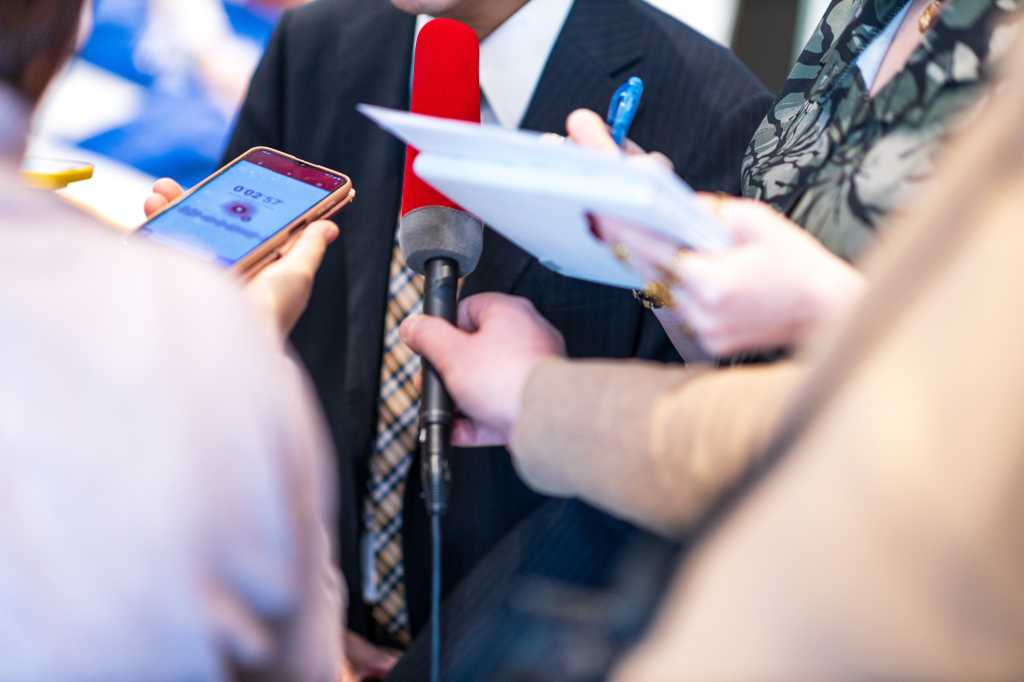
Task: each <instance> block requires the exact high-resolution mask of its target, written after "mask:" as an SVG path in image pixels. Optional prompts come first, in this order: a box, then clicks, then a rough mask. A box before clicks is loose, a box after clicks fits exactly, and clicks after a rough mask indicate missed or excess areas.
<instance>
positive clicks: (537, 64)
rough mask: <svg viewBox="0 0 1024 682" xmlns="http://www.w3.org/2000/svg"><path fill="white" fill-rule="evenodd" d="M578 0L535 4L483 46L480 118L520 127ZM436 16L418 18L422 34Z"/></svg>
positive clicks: (533, 0)
mask: <svg viewBox="0 0 1024 682" xmlns="http://www.w3.org/2000/svg"><path fill="white" fill-rule="evenodd" d="M572 5H573V0H529V1H528V2H527V3H526V4H525V5H523V7H522V8H521V9H520V10H519V11H518V12H516V13H515V14H513V15H512V16H511V17H509V18H508V19H506V20H505V23H503V24H502V25H501V26H499V27H498V28H497V29H496V30H495V31H494V32H493V33H491V34H490V35H489V36H487V37H486V38H485V39H484V40H483V41H482V42H481V43H480V91H481V98H480V99H481V104H480V120H481V121H482V122H483V123H485V124H490V125H500V126H503V127H505V128H518V127H519V126H520V125H522V123H523V117H524V116H526V110H527V109H528V108H529V106H530V102H531V100H533V93H534V91H535V90H536V89H537V84H538V83H539V82H540V77H541V75H542V74H543V73H544V67H545V66H547V63H548V58H549V57H550V56H551V51H552V49H554V47H555V42H556V41H557V40H558V36H559V35H560V34H561V32H562V26H564V25H565V20H566V19H567V18H568V16H569V11H570V10H571V9H572ZM430 19H431V17H428V16H426V15H420V16H419V17H417V24H416V34H417V36H418V35H419V32H420V29H422V28H423V26H424V25H425V24H426V23H427V22H428V21H430Z"/></svg>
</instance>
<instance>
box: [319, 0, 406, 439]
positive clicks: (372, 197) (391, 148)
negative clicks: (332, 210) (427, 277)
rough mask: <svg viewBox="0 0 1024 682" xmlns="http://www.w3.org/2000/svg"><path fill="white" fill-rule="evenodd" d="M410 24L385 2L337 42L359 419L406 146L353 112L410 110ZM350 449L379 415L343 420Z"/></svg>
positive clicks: (352, 386)
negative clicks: (371, 107)
mask: <svg viewBox="0 0 1024 682" xmlns="http://www.w3.org/2000/svg"><path fill="white" fill-rule="evenodd" d="M414 31H415V18H414V17H411V16H409V15H406V14H404V13H401V12H398V11H397V10H395V9H393V8H392V7H391V6H390V4H389V3H386V2H385V3H382V6H381V8H380V9H379V10H376V9H375V10H371V11H369V12H368V13H367V15H365V16H362V17H360V18H358V19H356V20H355V22H354V23H353V24H352V25H350V26H349V30H348V31H346V32H345V34H344V35H343V36H342V38H341V39H340V40H341V41H343V43H344V44H343V45H342V48H343V49H342V50H341V51H340V53H339V54H340V60H341V62H342V72H341V78H340V79H339V81H338V83H337V86H338V90H337V93H336V96H335V101H336V102H337V103H338V104H337V105H336V106H335V107H334V108H333V111H335V112H336V119H335V122H334V124H333V126H332V129H333V131H334V132H333V134H334V136H335V137H334V139H333V140H332V141H331V149H333V150H335V153H336V155H337V157H338V158H339V159H341V160H342V165H341V167H342V168H353V169H358V173H359V175H358V176H357V177H353V178H352V180H353V183H354V185H355V187H356V191H357V197H356V201H355V202H354V203H353V205H352V206H351V207H350V209H346V213H345V214H342V215H341V216H340V219H341V222H340V226H341V229H342V235H343V238H342V239H340V240H339V243H338V246H340V247H341V249H339V250H340V251H341V254H342V257H343V258H344V267H345V273H346V274H345V278H344V279H345V283H346V286H345V288H344V292H345V296H346V301H345V306H346V308H345V313H346V314H345V315H344V319H343V324H345V325H346V327H345V329H344V331H343V332H342V333H343V334H344V335H345V338H346V349H347V352H346V353H345V354H344V362H345V368H344V377H345V382H344V390H345V394H346V395H345V400H344V401H343V404H344V405H346V406H347V407H348V408H352V409H355V410H356V411H358V412H361V411H362V410H363V409H367V408H368V406H374V408H375V407H376V404H377V399H376V395H375V393H376V389H377V385H378V382H379V378H380V377H379V375H380V353H381V348H382V347H383V328H384V311H385V308H386V305H387V281H388V272H389V268H390V263H391V254H392V248H393V245H394V237H395V229H396V227H397V220H398V211H399V204H400V201H401V192H402V173H403V163H404V159H405V147H404V145H403V144H402V143H401V142H399V141H398V140H396V139H395V138H393V137H392V136H391V135H389V134H388V133H386V132H384V131H383V130H381V129H380V128H379V127H377V125H376V124H374V123H373V122H372V121H370V120H369V119H368V118H366V117H365V116H363V115H362V114H360V113H358V112H357V111H356V110H355V108H354V105H355V104H356V103H359V102H365V103H369V104H376V105H379V106H385V107H390V108H394V109H408V106H409V74H410V67H411V62H412V47H413V34H414ZM345 419H346V423H347V426H346V429H347V430H348V431H349V434H350V438H349V439H348V442H349V443H352V444H353V445H354V446H355V447H357V448H358V451H357V452H353V453H346V454H348V455H350V456H351V457H354V458H358V459H362V458H364V457H366V456H367V454H368V452H369V448H370V447H371V446H372V439H373V433H372V429H371V428H370V426H371V425H373V424H376V421H377V420H376V415H375V414H374V413H373V412H372V411H371V412H370V413H367V414H361V413H360V414H351V413H350V414H347V415H346V416H345Z"/></svg>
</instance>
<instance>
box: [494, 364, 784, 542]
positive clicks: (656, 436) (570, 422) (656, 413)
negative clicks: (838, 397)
mask: <svg viewBox="0 0 1024 682" xmlns="http://www.w3.org/2000/svg"><path fill="white" fill-rule="evenodd" d="M801 374H802V370H801V369H800V368H799V367H797V366H795V365H793V364H780V365H775V366H768V367H750V368H736V369H728V370H721V371H713V370H712V371H708V370H703V371H700V370H690V369H675V368H668V367H664V366H660V365H653V364H644V363H638V362H634V363H609V362H569V361H562V360H553V361H548V362H545V363H544V364H543V365H541V366H540V367H539V368H538V369H537V370H535V371H534V372H533V374H532V376H531V377H530V380H529V383H528V384H527V387H526V390H525V392H524V395H523V400H522V413H521V416H520V419H519V422H518V424H517V425H516V428H515V431H514V433H513V437H512V451H513V452H514V453H515V461H516V466H517V467H518V468H519V470H520V473H521V474H522V475H523V477H524V478H525V479H526V480H527V482H528V483H529V484H530V485H531V486H533V487H535V488H537V489H538V490H541V491H543V492H545V493H548V494H553V495H560V496H578V497H580V498H582V499H584V500H586V501H587V502H589V503H591V504H594V505H596V506H599V507H602V508H604V509H606V510H608V511H610V512H612V513H614V514H616V515H619V516H622V517H624V518H627V519H629V520H631V521H633V522H636V523H639V524H641V525H644V526H647V527H650V528H652V529H654V530H657V531H660V532H664V533H667V534H670V535H671V534H674V533H676V532H678V531H679V530H681V529H682V528H684V527H685V526H687V525H688V524H689V523H691V522H692V521H694V520H695V519H696V517H697V516H699V514H700V513H701V512H702V511H703V510H704V509H705V508H706V506H707V505H708V504H709V503H710V502H711V501H713V500H714V498H715V497H716V496H717V494H718V493H719V492H720V491H721V490H722V489H723V488H724V487H725V486H726V485H728V484H729V483H730V482H732V481H734V480H735V479H736V478H737V477H738V476H739V475H741V474H742V473H743V471H745V470H746V468H747V467H748V466H749V464H750V463H751V461H752V459H753V457H755V456H756V454H757V452H758V451H759V448H760V447H761V445H762V444H763V443H764V442H765V440H766V438H767V436H768V435H769V434H770V432H771V430H772V428H773V427H774V425H775V422H776V420H777V418H778V416H779V414H780V413H781V410H782V408H783V406H784V404H785V399H784V398H785V396H786V395H788V392H789V390H790V389H791V387H792V386H793V385H794V383H795V381H796V380H797V379H798V378H799V376H800V375H801Z"/></svg>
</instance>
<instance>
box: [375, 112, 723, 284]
mask: <svg viewBox="0 0 1024 682" xmlns="http://www.w3.org/2000/svg"><path fill="white" fill-rule="evenodd" d="M359 110H360V111H361V112H362V113H364V114H365V115H366V116H368V117H370V118H371V119H373V120H374V121H375V122H376V123H377V124H378V125H380V126H381V127H382V128H384V129H385V130H387V131H388V132H390V133H391V134H393V135H395V136H396V137H398V138H399V139H401V140H402V141H403V142H405V143H406V144H409V145H411V146H412V147H414V148H416V149H418V150H419V152H420V154H419V157H418V158H417V159H416V166H415V168H416V173H417V174H418V175H419V176H420V177H421V178H422V179H423V180H424V181H426V182H428V183H429V184H431V185H433V186H434V187H435V188H436V189H437V190H438V191H440V192H442V193H443V194H445V195H446V196H448V197H449V198H450V199H452V200H453V201H455V202H457V203H458V204H459V205H461V206H462V207H463V208H464V209H465V210H467V211H469V212H471V213H473V214H475V215H476V216H477V217H479V218H480V219H481V220H482V221H483V222H485V223H486V224H487V225H488V226H489V227H490V228H491V229H493V230H495V231H497V232H499V233H501V234H502V235H504V236H505V237H506V238H507V239H509V240H510V241H512V242H513V243H515V244H517V245H518V246H519V247H520V248H522V249H524V250H525V251H527V252H529V253H531V254H532V255H534V256H535V257H536V258H537V259H538V260H539V261H540V262H541V263H542V264H543V265H544V266H546V267H548V268H550V269H551V270H553V271H555V272H558V273H560V274H563V275H566V276H568V277H575V278H578V279H584V280H588V281H591V282H597V283H600V284H608V285H612V286H618V287H625V288H631V289H636V288H642V287H643V286H644V285H645V284H646V282H644V281H643V280H642V279H641V278H640V277H639V276H638V275H637V274H636V273H634V272H633V271H632V270H630V269H628V268H627V267H625V266H624V265H623V264H621V263H620V262H619V261H617V260H616V259H615V257H614V256H613V255H612V253H611V251H610V250H609V249H608V247H607V245H605V244H603V243H602V242H600V241H599V240H597V239H596V238H595V237H594V236H593V234H591V232H590V228H589V226H588V224H587V220H586V216H587V214H593V215H602V216H611V217H617V218H621V219H624V220H627V221H629V222H632V223H636V224H639V225H643V226H645V227H647V228H649V229H651V230H653V231H655V232H658V233H659V234H662V235H664V236H666V237H668V238H669V239H670V240H672V241H673V243H678V244H679V245H680V246H688V247H690V248H693V249H697V250H702V251H716V250H720V249H723V248H725V247H727V246H728V245H729V241H730V239H729V236H728V233H727V231H726V230H725V229H724V228H723V226H722V225H721V224H720V223H719V222H718V221H717V219H715V217H714V216H713V215H711V214H710V213H709V212H708V211H707V210H705V209H704V207H703V206H701V205H700V204H699V203H698V202H697V201H696V195H695V193H694V191H693V190H692V189H691V188H690V187H689V186H688V185H687V184H686V183H685V182H683V181H682V180H681V179H680V178H679V177H678V176H676V175H675V174H674V173H672V172H671V171H669V170H668V169H665V168H662V167H660V166H656V165H653V164H649V163H646V164H645V163H637V160H636V159H629V158H627V157H626V156H625V155H616V154H604V153H601V152H598V151H594V150H591V149H584V148H582V147H579V146H577V145H575V144H572V143H570V142H567V141H565V142H558V141H552V140H551V137H550V136H545V135H541V134H540V133H531V132H525V131H513V130H507V129H504V128H500V127H496V126H493V127H492V126H479V125H475V124H471V123H465V122H461V121H452V120H449V119H441V118H434V117H431V116H422V115H419V114H411V113H408V112H405V111H395V110H392V109H385V108H382V107H376V106H371V105H366V104H360V105H359Z"/></svg>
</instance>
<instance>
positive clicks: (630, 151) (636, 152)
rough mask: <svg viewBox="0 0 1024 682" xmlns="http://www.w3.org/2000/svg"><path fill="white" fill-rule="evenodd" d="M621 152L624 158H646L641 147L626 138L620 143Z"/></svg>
mask: <svg viewBox="0 0 1024 682" xmlns="http://www.w3.org/2000/svg"><path fill="white" fill-rule="evenodd" d="M622 150H623V151H624V152H626V156H646V154H647V152H645V151H644V148H643V147H641V146H640V145H638V144H637V143H636V142H633V140H631V139H629V138H628V137H627V138H626V139H625V141H624V142H623V143H622Z"/></svg>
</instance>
